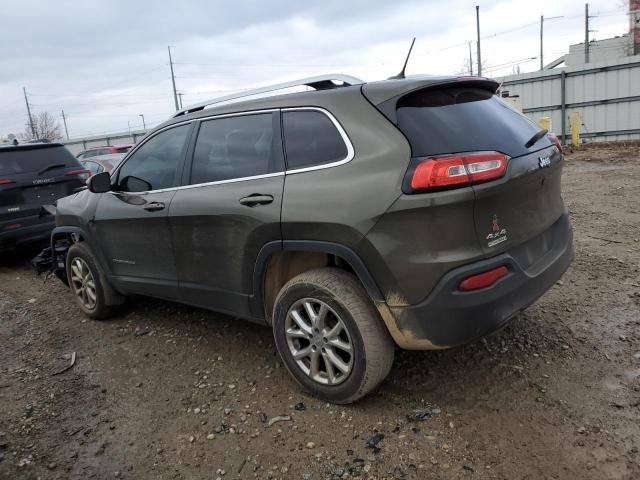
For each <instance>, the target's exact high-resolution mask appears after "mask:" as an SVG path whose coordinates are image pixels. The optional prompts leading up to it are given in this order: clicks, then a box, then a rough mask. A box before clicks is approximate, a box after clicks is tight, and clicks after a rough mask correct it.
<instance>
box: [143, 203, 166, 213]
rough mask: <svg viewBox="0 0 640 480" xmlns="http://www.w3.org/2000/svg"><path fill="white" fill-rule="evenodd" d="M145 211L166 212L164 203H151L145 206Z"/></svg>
mask: <svg viewBox="0 0 640 480" xmlns="http://www.w3.org/2000/svg"><path fill="white" fill-rule="evenodd" d="M144 209H145V210H146V211H147V212H157V211H159V210H164V203H162V202H151V203H149V204H147V205H145V207H144Z"/></svg>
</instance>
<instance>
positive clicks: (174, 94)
mask: <svg viewBox="0 0 640 480" xmlns="http://www.w3.org/2000/svg"><path fill="white" fill-rule="evenodd" d="M167 50H169V68H171V84H172V85H173V102H174V103H175V105H176V111H177V110H178V94H177V92H176V77H175V76H174V74H173V60H171V47H170V46H167Z"/></svg>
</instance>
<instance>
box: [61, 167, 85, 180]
mask: <svg viewBox="0 0 640 480" xmlns="http://www.w3.org/2000/svg"><path fill="white" fill-rule="evenodd" d="M65 175H75V176H78V177H80V178H81V179H82V180H86V179H87V178H89V177H90V176H91V170H87V169H86V168H79V169H77V170H68V171H66V172H65Z"/></svg>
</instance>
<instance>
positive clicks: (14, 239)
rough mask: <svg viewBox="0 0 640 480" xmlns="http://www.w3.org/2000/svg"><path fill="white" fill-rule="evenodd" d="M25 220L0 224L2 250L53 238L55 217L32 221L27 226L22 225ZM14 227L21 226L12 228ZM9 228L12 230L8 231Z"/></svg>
mask: <svg viewBox="0 0 640 480" xmlns="http://www.w3.org/2000/svg"><path fill="white" fill-rule="evenodd" d="M23 220H24V219H20V218H16V219H12V220H8V221H3V222H0V249H7V248H11V247H14V246H17V245H22V244H26V243H33V242H39V241H42V240H48V239H49V237H50V236H51V231H52V230H53V228H54V227H55V226H56V225H55V223H56V222H55V217H54V216H53V215H47V216H45V217H42V218H40V219H38V220H36V221H34V220H33V219H30V220H29V221H28V224H27V225H22V221H23ZM24 223H27V222H24ZM13 225H20V226H18V227H12V226H13ZM7 227H10V228H9V229H7Z"/></svg>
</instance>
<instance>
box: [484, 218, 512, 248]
mask: <svg viewBox="0 0 640 480" xmlns="http://www.w3.org/2000/svg"><path fill="white" fill-rule="evenodd" d="M486 240H487V247H493V246H495V245H498V244H499V243H502V242H506V241H507V229H506V228H503V227H500V224H499V223H498V215H496V214H494V215H493V218H492V219H491V233H489V234H487V237H486Z"/></svg>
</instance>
